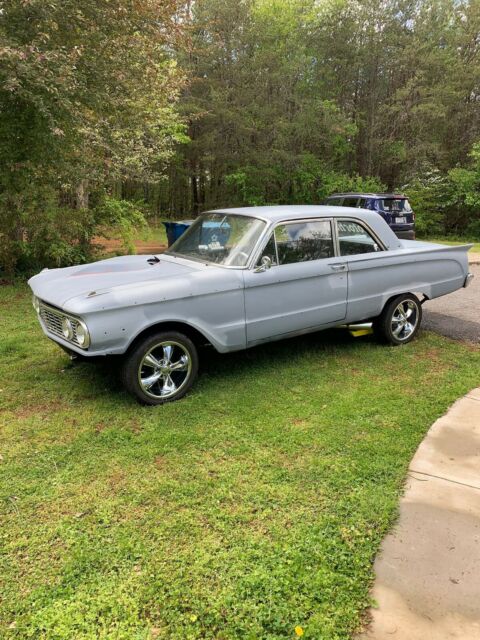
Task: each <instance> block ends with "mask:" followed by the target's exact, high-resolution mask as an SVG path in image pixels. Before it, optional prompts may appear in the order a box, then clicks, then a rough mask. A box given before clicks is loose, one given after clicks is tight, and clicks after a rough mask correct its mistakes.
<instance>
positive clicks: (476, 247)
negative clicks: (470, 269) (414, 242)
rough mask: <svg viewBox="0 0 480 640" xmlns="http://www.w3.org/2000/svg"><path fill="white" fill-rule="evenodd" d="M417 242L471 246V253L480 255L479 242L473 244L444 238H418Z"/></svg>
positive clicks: (470, 241)
mask: <svg viewBox="0 0 480 640" xmlns="http://www.w3.org/2000/svg"><path fill="white" fill-rule="evenodd" d="M418 240H425V242H440V243H441V244H450V245H456V244H472V243H473V247H472V248H471V249H470V251H471V252H472V253H480V242H475V240H450V239H445V238H418Z"/></svg>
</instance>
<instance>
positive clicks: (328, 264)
mask: <svg viewBox="0 0 480 640" xmlns="http://www.w3.org/2000/svg"><path fill="white" fill-rule="evenodd" d="M334 247H335V241H334V236H333V225H332V220H330V219H321V220H319V219H315V220H301V221H289V222H282V223H281V224H278V225H277V226H276V227H275V229H274V230H273V232H272V233H271V235H270V237H269V239H268V241H267V242H266V244H265V246H264V248H263V250H262V251H261V253H260V255H259V257H258V260H257V261H256V264H255V266H254V267H253V268H252V269H249V270H246V271H245V272H244V279H245V280H244V281H245V318H246V333H247V344H253V343H256V342H261V341H263V340H268V339H269V338H274V337H278V336H281V335H286V334H289V333H295V332H299V331H303V330H308V329H313V328H315V327H321V326H322V325H325V324H329V323H335V322H341V321H342V320H343V318H344V317H345V314H346V308H347V273H346V264H345V261H342V260H341V259H338V258H337V257H336V256H335V249H334ZM262 261H263V262H264V263H265V262H266V263H267V264H266V265H265V264H264V265H263V266H262Z"/></svg>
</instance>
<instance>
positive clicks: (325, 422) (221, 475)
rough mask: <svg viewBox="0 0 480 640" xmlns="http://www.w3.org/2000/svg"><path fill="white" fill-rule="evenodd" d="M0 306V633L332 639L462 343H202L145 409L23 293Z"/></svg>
mask: <svg viewBox="0 0 480 640" xmlns="http://www.w3.org/2000/svg"><path fill="white" fill-rule="evenodd" d="M0 307H1V314H0V437H1V443H0V452H1V458H0V478H1V480H0V492H1V509H2V512H1V515H0V518H1V522H2V524H1V527H0V537H1V540H0V562H1V564H0V602H1V605H0V606H1V610H0V637H1V638H34V639H43V638H48V639H67V640H72V639H75V640H77V639H85V638H88V639H92V640H93V639H107V638H108V639H115V640H119V639H125V640H140V639H145V640H146V639H147V638H171V639H181V640H183V639H204V638H205V639H215V640H225V639H234V640H236V639H249V640H253V639H258V640H260V639H262V640H263V639H269V640H272V639H274V638H285V639H293V638H295V637H296V636H297V635H301V633H302V630H303V633H304V636H303V637H304V638H314V639H315V640H333V639H342V638H343V639H345V638H350V637H351V634H352V632H353V631H354V629H355V628H356V627H357V626H358V625H359V623H360V621H361V618H362V614H363V612H364V611H365V608H366V607H367V606H368V604H369V586H370V584H371V581H372V577H373V573H372V561H373V559H374V556H375V553H376V552H377V550H378V547H379V544H380V542H381V539H382V537H383V536H384V534H385V532H386V531H387V530H388V529H389V528H390V527H391V525H392V523H393V522H394V520H395V516H396V513H397V503H398V498H399V495H400V493H401V491H402V484H403V481H404V479H405V474H406V470H407V465H408V462H409V460H410V459H411V457H412V455H413V453H414V451H415V448H416V447H417V445H418V444H419V442H420V441H421V439H422V438H423V436H424V434H425V432H426V431H427V429H428V428H429V426H430V425H431V423H432V422H433V421H434V420H435V419H436V418H437V417H438V416H440V415H441V414H442V413H443V412H444V411H445V410H446V409H447V407H448V406H449V405H450V404H451V403H452V402H453V401H454V400H455V399H456V398H458V397H459V396H461V395H462V394H464V393H465V392H467V391H468V390H469V389H471V388H473V387H475V386H476V385H478V370H479V364H480V351H479V350H478V349H476V348H473V347H471V346H469V347H467V346H465V345H462V344H461V343H458V342H452V341H449V340H447V339H444V338H441V337H438V336H435V335H433V334H427V333H423V334H421V335H420V337H419V338H418V340H416V341H415V342H414V343H412V344H411V345H407V346H405V347H400V348H393V347H382V346H378V345H376V344H375V343H374V341H373V340H372V338H371V337H368V336H367V337H363V338H357V339H353V338H351V337H350V336H349V335H348V334H346V333H345V332H343V331H341V330H336V331H331V332H325V333H319V334H316V335H311V336H308V337H304V338H301V339H294V340H290V341H285V342H282V343H277V344H272V345H269V346H265V347H262V348H257V349H254V350H251V351H249V352H244V353H239V354H231V355H228V356H218V355H216V354H213V353H211V354H209V352H207V353H206V354H205V355H206V356H207V357H206V358H205V360H204V364H203V367H202V374H201V377H200V380H199V382H198V384H197V385H196V387H195V389H194V392H192V393H191V394H190V395H189V396H187V397H186V398H185V399H184V400H181V401H180V402H177V403H173V404H170V405H166V406H164V407H163V408H156V409H151V408H144V407H140V406H139V405H137V404H136V403H135V402H134V401H133V400H132V399H131V398H130V397H129V396H127V395H126V394H125V393H124V392H123V391H122V390H121V388H120V387H119V384H118V382H117V379H116V376H115V368H116V367H115V366H112V365H102V366H94V365H75V366H71V365H70V364H69V361H68V359H67V357H66V356H65V355H64V354H63V353H62V352H61V351H60V350H59V349H58V348H57V347H55V346H54V345H53V343H51V342H49V341H48V340H47V339H46V338H44V337H43V335H42V334H41V331H40V328H39V327H38V326H37V321H36V318H35V316H34V312H33V310H32V308H31V305H30V296H29V294H28V293H27V290H26V288H25V287H24V286H20V285H19V286H15V287H13V286H1V287H0ZM296 627H297V631H295V628H296Z"/></svg>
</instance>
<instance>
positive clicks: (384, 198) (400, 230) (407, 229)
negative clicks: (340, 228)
mask: <svg viewBox="0 0 480 640" xmlns="http://www.w3.org/2000/svg"><path fill="white" fill-rule="evenodd" d="M324 204H328V205H330V206H337V207H357V208H359V209H369V210H370V211H376V212H377V213H378V214H380V215H381V216H382V218H383V219H384V220H385V221H386V222H387V224H388V225H389V227H390V228H391V229H392V231H393V232H394V233H395V234H396V235H397V237H398V238H403V239H405V240H415V214H414V213H413V211H412V207H411V206H410V203H409V202H408V198H407V196H405V195H403V194H398V193H334V194H333V195H331V196H329V197H328V198H327V199H326V200H325V203H324Z"/></svg>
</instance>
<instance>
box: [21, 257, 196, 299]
mask: <svg viewBox="0 0 480 640" xmlns="http://www.w3.org/2000/svg"><path fill="white" fill-rule="evenodd" d="M197 268H198V267H197V265H195V263H191V262H188V263H187V261H177V260H175V259H174V258H171V257H169V256H161V257H160V258H155V257H153V256H146V255H141V256H121V257H118V258H110V259H108V260H100V261H99V262H92V263H91V264H86V265H80V266H76V267H67V268H65V269H45V270H44V271H42V272H40V273H39V274H37V275H36V276H34V277H33V278H30V280H29V281H28V284H29V285H30V287H31V289H32V291H33V293H34V294H35V295H36V296H37V297H38V298H40V299H41V300H44V301H45V302H48V303H49V304H52V305H54V306H56V307H64V305H65V304H67V302H68V301H69V300H71V299H72V298H77V297H83V298H86V297H90V298H91V297H94V296H97V295H101V294H103V293H107V292H109V291H111V290H112V289H114V288H115V287H125V286H128V285H132V286H133V285H135V286H140V285H141V284H142V283H145V282H152V281H161V280H162V279H166V278H168V279H170V278H173V277H176V276H182V275H183V276H184V275H186V274H188V273H189V272H191V271H195V270H196V269H197Z"/></svg>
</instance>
